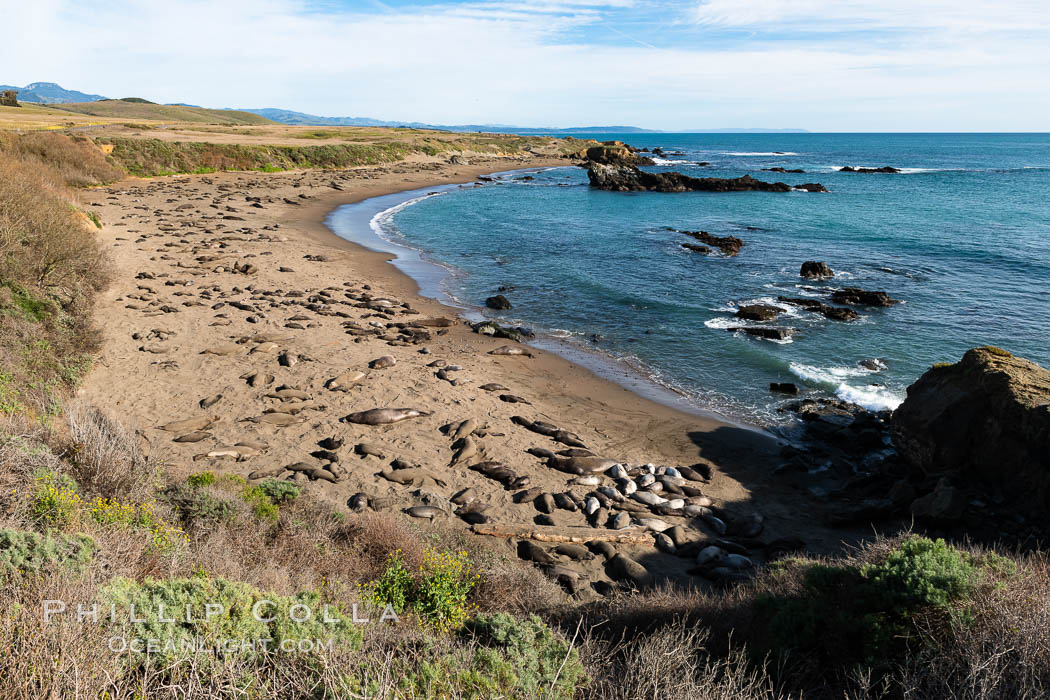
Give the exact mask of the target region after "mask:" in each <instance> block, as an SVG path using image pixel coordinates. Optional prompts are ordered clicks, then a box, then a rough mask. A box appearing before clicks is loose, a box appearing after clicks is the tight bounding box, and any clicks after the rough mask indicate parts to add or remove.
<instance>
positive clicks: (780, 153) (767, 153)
mask: <svg viewBox="0 0 1050 700" xmlns="http://www.w3.org/2000/svg"><path fill="white" fill-rule="evenodd" d="M722 155H724V156H797V155H798V154H797V153H795V152H794V151H725V152H723V153H722Z"/></svg>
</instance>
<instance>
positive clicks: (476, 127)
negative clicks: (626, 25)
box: [0, 83, 809, 134]
mask: <svg viewBox="0 0 1050 700" xmlns="http://www.w3.org/2000/svg"><path fill="white" fill-rule="evenodd" d="M0 90H17V91H18V100H19V101H20V102H28V103H35V104H50V105H58V104H71V103H80V104H83V103H87V102H100V101H103V100H108V99H110V98H108V97H103V96H102V95H92V94H88V93H85V92H79V91H77V90H67V89H65V88H63V87H62V86H61V85H59V84H57V83H30V84H29V85H26V86H25V87H16V86H14V85H0ZM167 106H181V107H194V108H197V109H201V110H203V109H204V108H201V107H197V105H188V104H185V103H181V102H180V103H174V104H173V105H167ZM81 111H85V109H84V108H82V110H81ZM212 111H238V112H249V113H251V114H256V115H258V116H261V117H265V118H266V119H269V120H271V121H275V122H278V123H280V124H289V125H292V126H377V127H395V128H396V127H401V128H407V129H434V130H440V131H457V132H473V131H487V132H502V133H514V134H662V133H675V132H666V131H660V130H658V129H644V128H642V127H638V126H573V127H565V128H562V127H526V126H515V125H513V124H427V123H425V122H399V121H384V120H382V119H371V118H369V117H321V116H318V115H316V114H306V113H305V112H295V111H293V110H290V109H277V108H275V107H264V108H260V109H245V108H239V109H233V108H229V107H227V108H225V110H212ZM85 113H88V112H85ZM679 133H694V134H806V133H809V132H808V131H806V130H805V129H734V128H729V129H689V130H683V131H682V132H679Z"/></svg>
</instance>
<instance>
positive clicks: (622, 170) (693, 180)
mask: <svg viewBox="0 0 1050 700" xmlns="http://www.w3.org/2000/svg"><path fill="white" fill-rule="evenodd" d="M587 177H588V178H589V179H590V181H591V187H594V188H596V189H599V190H610V191H613V192H790V191H791V190H792V189H795V188H793V187H792V186H791V185H787V184H785V183H783V182H764V181H762V180H756V179H755V178H753V177H751V176H750V175H744V176H742V177H737V178H718V177H702V178H697V177H689V176H688V175H683V174H682V173H678V172H669V173H649V172H646V171H644V170H639V169H638V168H637V167H634V166H630V165H605V164H603V163H599V162H594V161H592V162H591V164H590V166H589V167H588V169H587ZM806 187H807V188H810V191H811V192H826V191H827V190H826V189H825V188H824V186H823V185H820V184H818V183H810V184H808V185H806Z"/></svg>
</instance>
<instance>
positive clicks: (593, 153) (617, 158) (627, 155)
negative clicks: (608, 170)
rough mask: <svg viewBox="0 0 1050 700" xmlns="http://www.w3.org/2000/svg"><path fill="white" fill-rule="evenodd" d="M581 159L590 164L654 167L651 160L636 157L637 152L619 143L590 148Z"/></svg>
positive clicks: (644, 157)
mask: <svg viewBox="0 0 1050 700" xmlns="http://www.w3.org/2000/svg"><path fill="white" fill-rule="evenodd" d="M582 157H583V159H584V160H587V161H589V162H590V163H600V164H602V165H623V166H638V165H654V161H653V159H652V158H648V157H646V156H640V155H638V151H635V150H634V149H633V148H631V147H630V146H628V145H627V144H625V143H620V142H619V141H612V142H608V143H604V144H602V145H600V146H592V147H591V148H588V149H587V150H586V151H584V152H583V154H582Z"/></svg>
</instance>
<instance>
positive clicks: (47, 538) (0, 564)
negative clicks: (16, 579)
mask: <svg viewBox="0 0 1050 700" xmlns="http://www.w3.org/2000/svg"><path fill="white" fill-rule="evenodd" d="M95 550H96V546H95V541H94V540H93V539H91V538H90V537H88V536H87V535H67V534H58V533H56V534H47V535H41V534H39V533H36V532H27V531H25V530H12V529H9V528H3V529H0V574H3V575H7V574H13V573H21V574H25V573H37V572H39V571H40V570H41V569H44V568H47V567H59V566H63V567H69V568H70V569H72V570H74V571H78V572H79V571H82V570H83V569H84V568H85V567H86V566H87V565H88V563H89V562H90V561H91V559H92V557H94V555H95Z"/></svg>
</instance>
